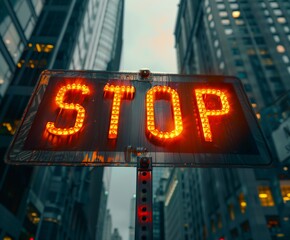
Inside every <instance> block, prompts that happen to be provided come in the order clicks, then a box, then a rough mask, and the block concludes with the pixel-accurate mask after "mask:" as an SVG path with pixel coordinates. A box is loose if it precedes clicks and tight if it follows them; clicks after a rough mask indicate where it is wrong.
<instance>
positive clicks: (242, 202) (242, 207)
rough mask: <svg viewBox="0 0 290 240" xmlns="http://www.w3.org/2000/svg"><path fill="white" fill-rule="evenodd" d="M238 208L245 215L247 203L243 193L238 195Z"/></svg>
mask: <svg viewBox="0 0 290 240" xmlns="http://www.w3.org/2000/svg"><path fill="white" fill-rule="evenodd" d="M238 200H239V206H240V210H241V213H245V212H246V208H247V202H246V200H245V196H244V194H243V193H241V194H240V195H239V199H238Z"/></svg>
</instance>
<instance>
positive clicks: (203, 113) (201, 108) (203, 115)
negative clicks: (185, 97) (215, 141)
mask: <svg viewBox="0 0 290 240" xmlns="http://www.w3.org/2000/svg"><path fill="white" fill-rule="evenodd" d="M206 95H216V96H218V97H219V98H220V101H221V109H219V110H210V109H207V108H206V104H205V101H204V98H203V97H204V96H206ZM195 96H196V102H197V107H198V112H199V117H200V121H201V125H202V131H203V136H204V140H205V141H206V142H212V132H211V129H210V125H209V120H208V116H221V115H225V114H228V113H229V111H230V104H229V101H228V97H227V96H226V94H225V92H223V91H221V90H218V89H208V88H203V89H195Z"/></svg>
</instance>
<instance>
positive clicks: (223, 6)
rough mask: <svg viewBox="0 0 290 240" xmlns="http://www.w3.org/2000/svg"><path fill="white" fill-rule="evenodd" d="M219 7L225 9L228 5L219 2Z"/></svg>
mask: <svg viewBox="0 0 290 240" xmlns="http://www.w3.org/2000/svg"><path fill="white" fill-rule="evenodd" d="M217 8H218V9H225V8H226V6H225V5H224V4H223V3H219V4H218V5H217Z"/></svg>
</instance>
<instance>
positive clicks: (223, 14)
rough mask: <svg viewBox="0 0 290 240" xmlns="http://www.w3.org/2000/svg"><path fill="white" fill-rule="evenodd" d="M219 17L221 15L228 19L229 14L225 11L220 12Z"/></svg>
mask: <svg viewBox="0 0 290 240" xmlns="http://www.w3.org/2000/svg"><path fill="white" fill-rule="evenodd" d="M219 15H220V17H227V16H228V13H227V12H225V11H220V12H219Z"/></svg>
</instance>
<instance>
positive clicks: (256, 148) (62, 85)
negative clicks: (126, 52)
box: [8, 71, 271, 167]
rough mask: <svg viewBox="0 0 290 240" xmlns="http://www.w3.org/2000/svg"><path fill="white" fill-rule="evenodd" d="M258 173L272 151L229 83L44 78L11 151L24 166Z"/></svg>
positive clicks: (181, 78) (234, 82)
mask: <svg viewBox="0 0 290 240" xmlns="http://www.w3.org/2000/svg"><path fill="white" fill-rule="evenodd" d="M141 154H142V155H145V156H151V157H152V159H153V166H185V167H186V166H191V167H192V166H259V165H267V164H269V163H270V162H271V159H270V157H269V151H268V148H267V146H266V144H265V142H264V139H263V136H262V134H261V132H260V129H259V127H258V124H257V121H256V119H255V115H254V113H253V112H252V109H251V107H250V105H249V103H248V100H247V98H246V95H245V94H244V92H243V88H242V85H241V83H240V81H239V80H238V79H236V78H234V77H226V76H197V75H186V76H185V75H168V74H152V75H151V77H150V78H148V79H145V80H144V79H141V78H140V76H139V75H138V74H137V73H110V72H75V71H62V72H61V71H52V72H50V71H45V72H44V73H43V74H42V75H41V77H40V81H39V84H38V85H37V87H36V89H35V91H34V94H33V96H32V97H31V100H30V103H29V105H28V108H27V110H26V112H25V115H24V118H23V121H22V123H21V126H20V128H19V130H18V132H17V134H16V135H15V139H14V141H13V143H12V146H11V149H10V150H9V152H8V162H9V163H17V164H67V165H84V164H85V165H90V166H91V165H95V166H98V165H102V166H103V165H126V166H135V164H136V157H137V156H139V155H141Z"/></svg>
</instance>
